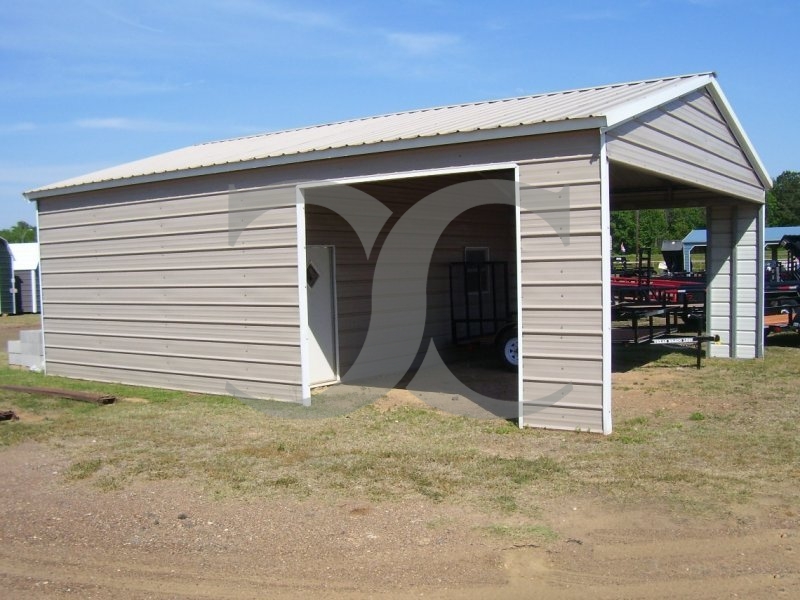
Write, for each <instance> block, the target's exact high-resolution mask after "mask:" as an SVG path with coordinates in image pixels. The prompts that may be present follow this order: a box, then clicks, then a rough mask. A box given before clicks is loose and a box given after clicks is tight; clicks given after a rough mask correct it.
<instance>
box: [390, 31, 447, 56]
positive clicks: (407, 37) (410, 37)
mask: <svg viewBox="0 0 800 600" xmlns="http://www.w3.org/2000/svg"><path fill="white" fill-rule="evenodd" d="M386 39H387V40H388V41H389V43H391V44H392V45H394V46H396V47H398V48H400V49H401V50H403V51H405V52H407V53H408V54H411V55H414V56H427V55H431V54H436V53H438V52H441V51H443V50H447V49H449V48H453V47H455V46H457V45H458V43H459V42H460V38H459V37H458V36H456V35H452V34H449V33H402V32H393V33H387V34H386Z"/></svg>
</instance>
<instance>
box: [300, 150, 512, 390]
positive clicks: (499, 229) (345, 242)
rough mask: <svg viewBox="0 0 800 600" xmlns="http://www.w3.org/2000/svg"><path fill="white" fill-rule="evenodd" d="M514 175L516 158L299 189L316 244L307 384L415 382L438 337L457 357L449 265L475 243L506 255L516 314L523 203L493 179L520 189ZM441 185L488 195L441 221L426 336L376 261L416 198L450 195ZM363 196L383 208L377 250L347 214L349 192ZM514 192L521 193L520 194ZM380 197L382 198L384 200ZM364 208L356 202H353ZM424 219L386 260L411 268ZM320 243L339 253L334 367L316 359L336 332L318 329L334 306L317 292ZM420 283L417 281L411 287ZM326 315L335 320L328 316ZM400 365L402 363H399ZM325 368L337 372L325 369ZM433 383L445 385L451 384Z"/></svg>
mask: <svg viewBox="0 0 800 600" xmlns="http://www.w3.org/2000/svg"><path fill="white" fill-rule="evenodd" d="M515 178H516V166H515V165H509V166H508V167H506V168H504V169H498V168H497V166H488V167H470V168H469V169H466V170H465V169H454V170H445V171H444V172H442V171H437V172H429V173H426V172H421V173H413V174H409V175H395V176H393V177H386V176H383V177H371V178H362V179H358V178H356V179H351V180H344V181H340V182H338V183H336V184H333V185H332V184H331V183H329V182H325V183H321V184H312V185H308V186H301V187H300V190H299V191H300V194H301V197H302V205H301V211H300V213H299V215H300V216H299V223H300V224H301V226H302V223H303V222H304V223H305V247H306V249H307V252H306V258H305V261H306V263H305V264H306V265H307V269H308V270H309V271H308V272H307V273H306V276H307V277H306V286H307V289H306V291H307V299H308V302H309V305H308V306H306V307H305V310H306V311H307V321H306V323H307V327H308V339H307V343H308V347H309V350H308V352H309V359H308V361H306V364H307V368H306V369H305V372H304V379H307V384H306V385H307V386H308V387H310V388H313V387H315V386H318V385H325V384H327V383H330V382H336V381H343V382H344V383H354V382H356V381H360V380H362V379H363V378H364V377H365V376H366V377H367V378H368V379H370V378H373V377H377V378H378V380H379V381H381V382H388V385H390V386H392V385H394V384H395V383H398V382H400V381H401V380H402V381H405V382H407V380H408V379H409V378H413V374H414V371H415V370H416V369H417V368H418V367H419V366H420V363H421V362H422V360H423V359H424V358H425V355H426V353H427V352H428V351H429V350H428V346H429V344H430V343H431V342H433V343H434V344H435V345H436V348H437V350H438V351H439V354H440V356H442V357H443V358H444V359H445V362H446V363H447V362H449V359H451V358H453V357H454V356H456V353H454V352H452V350H453V346H452V324H451V306H450V283H451V282H450V273H449V272H450V265H451V264H452V263H461V262H463V261H464V260H465V250H466V249H467V248H481V249H486V253H487V254H488V256H489V258H490V260H491V261H495V262H501V263H505V264H506V265H507V267H508V271H509V281H508V285H509V288H510V290H511V293H510V297H509V302H510V303H511V304H512V305H513V306H512V310H511V313H512V316H513V318H514V319H516V315H517V314H518V313H519V311H518V309H517V307H516V298H517V294H516V280H517V277H516V271H517V268H516V265H517V260H516V256H517V250H516V246H517V245H516V240H517V235H516V209H515V206H514V205H513V204H508V200H509V198H508V196H506V197H505V200H506V203H505V204H502V203H499V202H500V201H501V200H502V199H503V198H501V195H498V199H493V198H492V194H491V191H492V190H491V187H492V185H493V184H492V183H491V182H494V181H496V180H503V181H506V182H508V186H507V187H506V188H505V190H504V191H505V192H509V191H511V192H512V194H513V191H514V190H515V186H514V183H513V182H514V180H515ZM452 186H458V187H457V188H454V187H452ZM442 190H445V192H444V193H451V192H450V190H456V191H455V194H456V195H461V194H463V195H464V196H465V197H466V196H468V195H472V194H475V195H477V196H479V197H478V198H474V199H473V200H477V201H478V202H479V203H485V204H483V205H481V206H475V207H474V208H469V209H467V210H464V211H463V212H460V214H458V215H456V216H455V218H454V219H453V220H452V222H445V221H442V222H440V223H437V227H438V228H440V229H441V230H442V234H441V236H440V237H439V238H438V241H436V245H435V250H434V251H433V255H432V258H431V261H430V264H429V265H426V267H427V268H426V270H427V285H426V286H425V289H424V291H423V293H425V294H426V311H425V315H424V319H425V320H424V333H423V334H422V335H421V336H420V338H421V339H417V338H414V339H405V338H406V337H408V336H411V337H413V336H415V335H418V333H417V332H415V331H413V329H412V327H411V326H412V325H413V323H412V322H411V321H413V320H414V317H413V310H412V309H407V308H406V306H405V305H404V306H401V307H399V308H400V312H397V308H398V306H397V305H395V306H394V307H392V306H391V305H392V302H391V301H392V300H393V298H392V297H387V294H393V293H394V292H392V291H391V290H383V289H381V285H380V284H378V285H377V286H376V287H375V289H373V281H374V279H373V278H374V275H375V270H376V264H377V263H378V260H379V257H380V256H381V252H382V251H383V250H384V245H385V243H386V241H387V237H388V236H389V235H390V234H391V233H393V232H394V233H397V231H398V229H397V228H398V223H399V222H401V221H402V220H403V218H404V216H406V215H410V216H411V217H413V214H412V213H410V212H409V211H410V210H411V209H412V207H415V206H417V205H419V203H420V202H421V201H426V202H429V201H434V202H436V201H438V199H439V198H441V196H442V193H443V192H442ZM354 198H355V199H356V200H355V202H364V207H365V208H366V209H367V210H375V211H376V212H375V214H376V217H375V218H374V219H373V220H372V221H370V222H369V225H370V226H371V227H372V228H375V233H377V232H378V230H379V232H380V233H378V235H377V236H376V238H375V242H374V245H373V246H372V247H371V248H369V252H368V251H367V250H368V249H367V248H365V244H369V243H370V241H368V240H369V238H368V236H366V237H365V236H363V235H359V233H357V232H356V231H355V230H354V229H353V227H352V226H351V224H350V223H348V221H347V220H346V219H345V217H344V216H343V215H342V214H341V213H342V212H346V210H347V209H346V208H345V209H344V210H343V209H342V207H344V206H345V205H346V204H347V203H348V202H353V201H354V200H353V199H354ZM465 199H466V198H465ZM510 199H511V201H512V202H513V200H514V198H513V196H512V197H511V198H510ZM375 206H379V208H378V209H377V210H376V209H375V208H374V207H375ZM384 207H385V208H384ZM355 210H356V209H355V208H354V210H353V211H352V212H355ZM383 210H385V211H386V213H385V214H386V220H385V222H383V223H381V222H380V221H381V219H380V218H379V217H378V216H377V215H378V214H380V212H381V211H383ZM459 210H461V209H460V208H459ZM352 212H351V214H352ZM425 214H426V215H430V216H427V217H425V220H426V221H428V222H430V219H433V218H435V217H434V216H433V215H432V214H431V213H430V212H429V211H426V212H425ZM423 225H424V224H423V223H416V224H415V223H411V224H410V227H411V229H412V234H411V235H410V236H409V237H408V239H407V240H404V241H402V242H401V244H402V246H401V255H402V256H400V257H391V256H388V252H391V249H387V256H384V257H383V258H382V260H386V263H385V264H386V265H389V268H390V269H392V270H393V271H396V272H397V273H398V275H397V276H398V277H403V276H405V275H404V274H403V271H404V270H405V269H407V268H408V266H409V264H410V262H405V263H404V262H403V260H404V258H405V257H406V256H408V253H409V252H412V251H414V250H416V249H417V246H420V245H421V244H423V243H424V240H425V239H427V238H426V234H418V232H419V231H420V230H422V229H423V228H424V227H423ZM319 248H329V249H331V250H330V253H331V254H332V255H333V256H334V257H335V269H334V271H335V285H334V289H333V290H332V292H333V297H332V299H331V302H330V306H332V307H333V310H334V312H335V314H334V315H333V316H334V323H333V329H334V336H333V337H334V340H333V344H334V347H333V348H332V349H331V351H330V352H329V353H328V358H327V362H328V366H329V367H330V371H329V370H328V366H326V365H322V368H321V369H319V368H318V365H316V364H315V361H323V362H324V361H325V359H324V357H323V356H322V354H324V353H320V352H319V346H320V345H322V346H325V345H327V344H329V343H330V342H331V340H330V337H329V336H328V335H327V333H326V332H325V331H323V332H322V333H321V335H318V334H317V332H315V325H314V320H315V319H316V316H315V314H314V311H315V310H320V308H321V309H322V310H324V309H325V306H322V307H319V306H317V307H316V308H315V307H314V306H311V304H312V303H314V302H319V300H317V298H318V296H316V294H318V290H317V288H318V283H317V280H316V277H317V275H316V271H317V269H318V267H319V265H318V264H316V263H314V259H313V258H312V253H316V254H317V256H320V254H319V250H318V249H319ZM398 259H399V261H398ZM412 283H413V282H409V287H410V285H411V284H412ZM499 283H500V282H498V284H499ZM402 287H405V286H402ZM409 293H411V292H409ZM479 295H480V296H481V298H480V299H481V300H484V299H485V301H486V302H489V301H490V300H489V298H490V290H489V289H488V287H487V289H486V290H483V291H477V292H474V302H476V303H477V302H478V301H479V298H478V296H479ZM323 304H325V303H324V301H323ZM401 304H403V303H401ZM387 311H394V313H395V314H391V315H390V314H387ZM382 317H387V318H388V321H390V322H391V323H392V325H391V326H390V328H389V329H387V330H384V331H381V332H380V335H379V336H378V338H377V339H378V344H377V345H375V344H374V342H373V344H372V345H371V346H369V347H368V348H367V349H366V350H364V356H361V357H360V359H359V356H360V354H361V353H362V350H363V349H364V344H365V341H366V340H367V334H368V330H369V327H370V324H371V322H373V321H374V322H380V321H381V318H382ZM325 320H326V321H328V319H327V318H326V319H325ZM514 322H516V321H514ZM326 325H327V323H324V324H323V326H322V328H323V330H324V329H325V327H326ZM317 327H319V325H318V324H317ZM490 333H491V329H490V328H487V334H490ZM487 337H491V336H490V335H487ZM317 338H322V339H321V340H320V339H317ZM403 342H407V343H406V344H404V343H403ZM484 342H486V340H484ZM409 344H410V345H409ZM357 361H360V362H359V368H357V369H353V370H351V368H352V367H353V366H354V364H355V363H356V362H357ZM398 367H399V368H400V371H397V370H396V369H397V368H398ZM331 371H332V374H331ZM326 372H327V373H329V375H327V376H326ZM486 372H487V373H489V374H490V377H493V376H494V375H497V377H501V378H504V379H508V375H507V374H505V373H502V372H501V371H499V370H496V371H495V373H494V374H492V371H491V370H487V371H486ZM331 375H332V376H331ZM415 381H418V380H415ZM515 387H516V386H515ZM425 391H430V392H434V391H442V392H444V391H445V389H443V388H440V389H437V390H433V389H427V390H425ZM455 392H456V390H449V393H450V394H451V395H452V394H453V393H455ZM513 396H514V397H513V400H514V401H516V400H517V390H516V389H515V390H514V393H513ZM448 400H449V397H448Z"/></svg>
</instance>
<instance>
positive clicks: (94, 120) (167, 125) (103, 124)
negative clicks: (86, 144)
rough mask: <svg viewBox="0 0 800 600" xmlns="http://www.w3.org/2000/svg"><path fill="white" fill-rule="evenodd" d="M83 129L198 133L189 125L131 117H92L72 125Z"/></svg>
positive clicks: (79, 120)
mask: <svg viewBox="0 0 800 600" xmlns="http://www.w3.org/2000/svg"><path fill="white" fill-rule="evenodd" d="M72 124H73V125H74V126H75V127H79V128H81V129H113V130H117V131H148V132H154V131H196V130H197V127H196V126H195V125H191V124H188V123H177V122H172V121H158V120H154V119H132V118H130V117H90V118H85V119H78V120H77V121H74V122H73V123H72Z"/></svg>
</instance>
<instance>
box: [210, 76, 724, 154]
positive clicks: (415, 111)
mask: <svg viewBox="0 0 800 600" xmlns="http://www.w3.org/2000/svg"><path fill="white" fill-rule="evenodd" d="M708 75H711V76H713V77H716V73H715V72H714V71H704V72H703V71H701V72H698V73H690V74H686V75H672V76H669V77H651V78H648V79H639V80H634V81H623V82H619V83H608V84H604V85H595V86H587V87H581V88H573V89H568V90H552V91H549V92H540V93H537V94H525V95H522V96H509V97H506V98H494V99H487V100H477V101H474V102H460V103H456V104H442V105H439V106H428V107H424V108H412V109H409V110H401V111H397V112H390V113H383V114H380V115H370V116H366V117H354V118H351V119H342V120H339V121H332V122H330V123H316V124H314V125H303V126H300V127H290V128H288V129H279V130H275V131H264V132H261V133H253V134H250V135H243V136H238V137H232V138H225V139H222V140H211V141H208V142H200V143H199V144H195V145H196V146H198V147H199V146H210V145H214V144H224V143H226V142H237V141H241V140H251V139H255V138H261V137H264V138H266V137H270V136H273V135H280V134H284V133H291V132H295V131H310V130H312V129H321V128H324V127H334V126H337V125H347V124H350V123H364V122H368V121H376V120H378V119H386V118H389V117H397V116H400V115H413V114H421V113H428V112H434V111H437V110H448V109H453V108H464V107H467V106H483V105H487V104H501V103H505V102H515V101H520V100H530V99H533V98H544V97H546V96H561V95H566V94H576V93H582V92H592V91H597V90H602V89H611V88H615V87H624V86H631V85H644V84H649V83H655V82H657V81H677V80H680V79H691V78H692V77H703V76H708Z"/></svg>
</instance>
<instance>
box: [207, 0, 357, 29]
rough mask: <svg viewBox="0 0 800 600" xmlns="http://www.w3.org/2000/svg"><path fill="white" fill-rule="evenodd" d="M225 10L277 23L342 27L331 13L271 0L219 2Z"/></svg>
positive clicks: (321, 27)
mask: <svg viewBox="0 0 800 600" xmlns="http://www.w3.org/2000/svg"><path fill="white" fill-rule="evenodd" d="M220 7H221V8H223V9H224V10H225V11H228V12H229V11H231V10H235V11H237V12H239V13H245V14H247V15H249V16H252V17H258V18H262V19H266V20H269V21H276V22H279V23H290V24H292V25H299V26H302V27H310V28H315V29H344V28H345V26H344V24H343V23H342V21H341V20H340V19H339V18H338V17H337V16H336V15H335V14H333V13H329V12H325V11H322V10H295V9H292V8H289V7H288V6H286V5H281V4H277V3H273V2H254V1H253V0H225V2H221V3H220Z"/></svg>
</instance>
